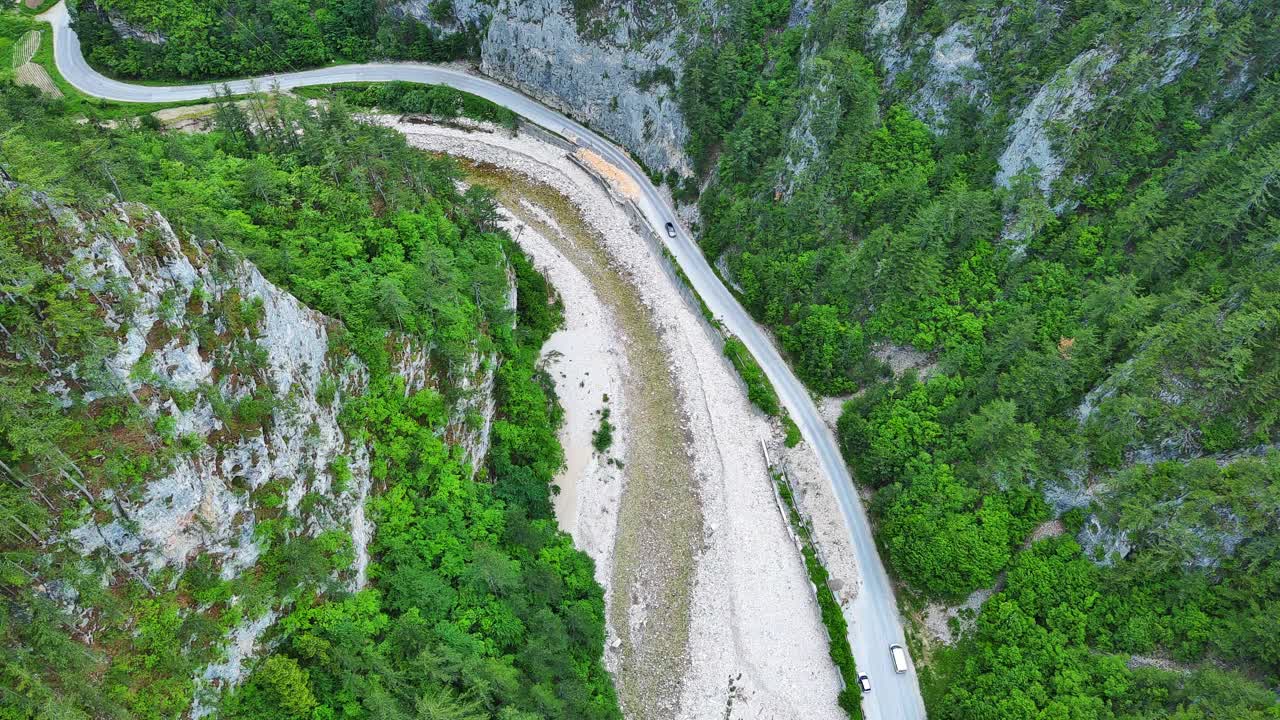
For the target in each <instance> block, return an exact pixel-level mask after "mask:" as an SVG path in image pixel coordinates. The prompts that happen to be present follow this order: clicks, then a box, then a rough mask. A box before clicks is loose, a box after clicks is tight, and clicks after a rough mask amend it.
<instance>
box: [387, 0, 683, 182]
mask: <svg viewBox="0 0 1280 720" xmlns="http://www.w3.org/2000/svg"><path fill="white" fill-rule="evenodd" d="M435 5H437V3H433V2H428V1H427V0H407V1H406V2H403V3H401V4H400V5H399V6H398V11H399V12H402V13H404V14H406V15H409V16H412V17H414V18H416V19H418V20H420V21H421V22H424V23H426V24H428V25H431V26H433V27H436V28H439V29H440V30H442V31H443V32H446V33H447V32H457V31H460V30H461V29H463V28H467V27H471V28H483V30H482V32H483V36H482V40H481V43H480V69H481V71H482V72H483V73H484V74H486V75H489V76H491V77H494V78H496V79H498V80H501V81H503V82H506V83H509V84H511V85H513V86H515V87H517V88H520V89H521V90H523V91H525V92H527V93H529V94H530V95H532V96H534V97H536V98H538V99H539V100H541V101H543V102H545V103H547V104H548V105H551V106H553V107H556V108H557V109H560V110H562V111H565V112H567V113H568V114H570V115H572V116H573V117H574V118H575V119H578V120H580V121H582V122H585V123H586V124H588V125H590V126H591V127H592V128H594V129H596V130H599V131H601V132H603V133H604V134H605V135H607V136H609V137H610V138H613V139H614V140H616V141H618V142H619V143H621V144H622V145H623V146H624V147H626V148H627V149H629V150H630V151H631V152H633V153H635V154H636V155H637V156H638V157H639V158H640V159H641V160H642V161H643V162H644V163H645V164H646V165H647V166H648V167H649V168H651V169H653V170H655V171H658V172H665V171H667V170H669V169H675V170H677V171H679V172H681V173H688V172H689V171H690V165H689V159H688V158H687V156H686V155H685V152H684V145H685V139H686V136H687V134H688V133H687V130H686V128H685V125H684V120H683V118H682V117H681V114H680V109H679V107H678V106H677V102H676V95H675V86H676V83H677V82H678V78H679V74H680V70H681V66H680V56H679V39H680V38H679V33H678V28H677V27H676V25H675V23H674V22H673V18H674V17H675V15H674V12H675V11H674V8H672V10H671V13H670V14H668V15H667V16H666V17H660V16H658V11H659V10H660V9H661V7H660V6H662V5H663V3H643V2H621V3H616V4H608V3H606V4H604V5H602V6H600V7H598V8H596V9H595V10H594V11H592V12H591V13H590V14H589V16H585V15H584V16H580V14H579V13H577V12H575V5H576V3H572V2H569V0H497V1H496V2H484V1H483V0H454V2H453V3H452V14H451V15H447V16H444V17H443V18H441V17H440V13H438V12H434V11H433V8H434V6H435ZM553 129H554V128H553Z"/></svg>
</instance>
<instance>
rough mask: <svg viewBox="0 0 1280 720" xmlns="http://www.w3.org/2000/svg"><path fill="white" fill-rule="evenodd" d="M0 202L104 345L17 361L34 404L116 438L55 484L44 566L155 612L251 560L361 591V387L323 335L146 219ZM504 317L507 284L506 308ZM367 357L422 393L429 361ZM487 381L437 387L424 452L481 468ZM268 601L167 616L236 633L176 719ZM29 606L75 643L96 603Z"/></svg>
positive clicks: (305, 318)
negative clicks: (298, 560)
mask: <svg viewBox="0 0 1280 720" xmlns="http://www.w3.org/2000/svg"><path fill="white" fill-rule="evenodd" d="M0 191H4V192H5V193H9V192H12V193H14V194H15V195H21V197H22V198H23V199H22V202H25V203H28V204H30V205H31V206H32V207H33V208H34V209H35V212H38V213H44V214H46V215H47V217H48V218H49V219H50V221H51V223H52V224H53V225H55V226H56V227H57V228H58V230H57V231H56V233H57V237H58V242H59V244H60V250H61V252H60V254H59V255H57V256H55V257H50V258H48V260H47V261H46V262H45V267H46V270H48V271H51V272H52V273H53V274H54V275H55V276H60V278H61V282H65V283H66V284H67V288H68V289H67V290H66V291H65V292H78V293H87V295H88V296H90V297H92V298H93V299H94V303H95V304H96V311H98V312H100V320H101V322H102V324H103V326H104V328H103V330H104V337H105V339H106V342H105V347H103V348H101V350H102V351H101V352H100V353H96V354H93V355H81V356H75V355H70V354H63V353H60V352H57V351H56V349H55V348H50V349H48V350H46V351H43V352H36V353H33V354H31V359H32V362H34V363H35V364H36V365H37V366H38V367H39V368H40V369H41V370H42V371H43V373H44V374H45V376H46V378H47V379H48V381H47V383H46V387H45V388H44V390H45V391H47V392H49V393H50V394H52V395H53V396H54V397H55V398H56V399H57V400H56V401H57V402H58V403H59V404H60V405H61V406H62V407H63V408H71V407H73V406H75V407H87V408H88V409H89V411H90V412H91V413H93V414H96V415H97V416H98V417H100V418H102V422H103V423H104V427H106V426H108V425H110V424H111V423H113V422H114V420H110V422H109V419H111V418H117V417H119V418H123V419H124V420H123V423H122V424H120V425H118V426H116V427H118V428H119V429H117V430H113V431H112V432H111V434H110V435H109V442H104V445H103V447H102V451H101V453H102V456H103V458H104V463H105V464H106V465H107V466H108V467H107V469H106V470H105V471H104V472H101V473H86V474H88V475H89V477H90V478H99V480H97V481H95V480H92V479H88V480H86V479H85V477H84V475H81V476H80V478H79V479H77V477H76V476H77V475H79V474H80V469H79V468H77V467H76V466H74V465H72V466H71V467H68V468H64V469H63V472H65V473H66V474H67V478H68V484H67V488H68V489H67V493H68V494H69V495H70V497H69V498H67V500H66V502H67V503H68V504H69V505H70V506H71V507H75V506H76V504H77V503H78V505H79V510H78V511H68V512H64V514H63V528H64V532H63V534H62V535H61V536H60V537H50V538H46V539H45V549H46V550H47V551H48V552H49V553H50V554H51V555H56V556H59V557H65V558H76V557H78V558H80V559H81V560H80V561H81V562H83V563H85V568H86V571H88V572H92V573H96V574H100V576H101V578H102V583H103V585H104V587H109V586H114V585H116V584H117V581H118V580H120V579H128V578H132V579H134V580H136V581H137V582H138V583H139V584H141V585H142V586H144V587H145V588H146V589H147V590H148V591H149V592H150V593H151V594H153V595H156V594H160V595H164V594H166V593H170V592H172V591H173V588H174V587H175V586H176V584H177V582H178V578H179V577H180V576H183V574H184V573H191V572H199V573H206V574H209V575H211V576H213V577H217V578H220V579H221V580H224V581H228V580H236V579H239V578H245V579H247V582H246V585H245V587H246V588H254V587H257V586H256V585H255V584H254V583H255V581H253V580H252V578H255V577H258V578H260V577H261V576H262V575H263V574H264V569H263V562H264V559H265V558H267V557H268V556H269V555H270V553H271V552H273V551H275V552H277V553H279V552H280V550H281V549H282V548H284V547H286V546H289V545H291V544H295V543H300V542H301V543H313V544H314V545H315V547H317V548H319V549H320V550H321V551H322V553H323V554H325V556H326V557H328V558H329V559H330V560H331V561H332V563H331V567H332V570H330V571H328V572H330V574H331V580H330V583H331V585H332V586H334V587H335V588H338V589H341V588H345V589H349V590H355V589H359V588H361V587H363V586H364V585H365V583H366V569H367V566H368V553H367V547H368V544H369V541H370V538H371V535H372V532H373V529H374V528H373V527H372V524H371V522H370V520H369V519H368V518H367V517H366V515H365V505H366V501H367V499H368V498H369V495H370V492H371V490H372V489H373V486H374V484H375V483H374V480H373V478H372V476H371V472H370V453H371V447H370V445H369V442H368V440H367V439H365V437H364V436H363V434H361V433H359V432H352V431H350V430H349V429H348V427H347V426H346V424H345V423H344V421H343V410H344V407H345V406H346V405H347V403H348V402H349V401H350V400H352V399H354V398H358V397H360V396H361V394H362V393H364V391H365V390H366V388H367V386H368V383H369V372H368V370H367V369H366V367H365V365H364V364H363V363H362V362H361V360H360V359H359V358H358V357H356V356H355V355H354V354H353V352H352V351H350V350H349V349H347V348H346V347H345V345H344V343H343V341H342V336H343V333H344V329H343V327H342V325H341V323H339V322H337V321H336V320H334V319H332V318H329V317H327V316H325V315H322V314H320V313H318V312H316V311H314V310H311V309H309V308H308V307H306V306H304V305H303V304H302V303H301V302H299V301H298V300H297V299H296V298H295V297H293V296H292V295H290V294H289V293H287V292H285V291H284V290H282V289H281V288H279V287H277V286H276V285H274V284H273V283H271V282H270V281H268V280H267V279H266V278H265V277H264V276H263V275H262V273H261V272H259V271H258V269H257V268H256V267H254V266H253V265H252V264H251V263H249V262H247V261H246V260H244V259H243V258H241V257H240V256H238V255H237V254H236V253H235V252H233V251H231V250H230V249H228V248H227V247H225V246H223V245H221V244H220V243H218V242H216V241H200V240H197V239H194V238H193V237H191V236H190V235H189V234H186V233H178V232H175V231H174V229H173V228H172V227H171V226H170V224H169V222H168V221H167V220H166V219H165V218H164V217H163V216H161V215H160V214H158V213H156V212H155V211H153V210H152V209H150V208H148V207H147V206H144V205H140V204H133V203H116V204H112V205H108V206H106V207H105V209H103V210H99V211H94V212H86V211H82V210H78V209H75V208H73V207H70V206H68V205H65V204H62V203H59V202H56V201H54V200H51V199H49V198H48V197H46V196H43V195H39V194H33V193H26V192H25V191H23V190H22V189H20V188H17V186H15V185H13V184H12V183H8V184H2V183H0ZM514 299H515V298H514V281H513V284H512V290H511V292H510V295H509V304H510V306H511V307H514ZM387 344H388V347H389V349H390V350H391V353H390V356H391V358H392V367H393V371H394V372H395V373H396V374H398V375H399V376H401V377H402V378H403V379H404V381H405V386H406V392H413V391H415V390H418V389H421V388H423V387H426V386H428V385H433V386H434V385H437V384H438V383H439V378H438V377H436V375H435V374H436V370H435V369H434V368H433V367H432V364H431V356H430V353H429V348H426V347H423V346H421V345H420V344H418V343H416V342H414V341H412V340H411V339H409V338H406V337H396V336H390V337H388V338H387ZM9 351H17V352H19V355H22V354H23V353H22V352H21V351H20V350H18V349H17V348H6V353H7V352H9ZM495 370H496V358H495V357H494V356H490V355H484V356H481V355H476V356H474V357H473V358H472V360H471V361H470V362H469V363H467V364H466V365H465V367H463V368H462V369H460V370H458V371H457V372H456V374H459V375H462V377H454V378H451V381H452V383H453V384H454V385H456V386H457V387H458V388H460V389H461V390H462V392H461V393H459V395H460V396H461V399H460V400H459V401H458V402H457V404H456V406H455V408H454V409H453V412H452V415H451V417H452V420H451V421H450V423H449V425H448V426H447V427H446V428H445V430H444V433H445V435H446V437H447V439H448V440H449V441H450V442H451V443H452V444H454V445H457V446H459V447H461V448H463V451H464V453H465V454H466V457H467V458H468V459H469V460H470V461H471V463H472V466H473V467H476V466H478V464H479V463H481V462H483V459H484V456H485V453H486V451H487V446H488V432H489V427H490V425H491V422H492V419H493V413H494V405H495V401H494V397H493V378H494V374H495ZM6 470H7V469H6ZM86 470H87V468H86ZM101 478H105V481H103V480H102V479H101ZM68 513H69V514H68ZM286 560H287V558H286ZM274 562H275V563H276V564H279V562H280V558H279V557H277V558H275V560H274ZM321 572H322V573H323V572H325V571H324V570H323V569H322V570H321ZM55 585H56V587H55ZM271 588H272V589H270V590H264V589H263V588H261V587H258V592H255V593H251V594H252V595H253V597H250V598H243V599H242V598H238V597H232V598H229V599H227V600H225V601H221V602H210V601H202V600H199V599H191V600H190V602H189V603H186V604H185V605H184V607H183V610H182V611H181V614H182V617H184V618H186V619H188V620H191V621H195V620H197V619H199V618H200V616H202V615H206V614H209V613H215V614H216V615H218V616H221V617H220V618H219V621H225V620H227V612H228V608H234V609H235V611H236V617H237V618H238V619H237V620H235V621H234V622H229V623H225V624H224V626H225V627H227V628H228V629H227V630H226V631H225V633H224V635H223V641H222V644H221V647H216V648H211V649H210V651H209V655H208V657H209V658H210V659H211V661H210V662H208V663H207V664H206V665H204V667H203V670H202V671H200V672H199V673H198V675H197V677H196V684H197V687H198V688H199V687H202V688H204V691H203V692H197V694H196V703H195V706H194V707H193V708H192V710H191V714H192V716H193V717H200V716H201V715H203V714H205V713H207V712H208V711H209V707H210V706H209V705H208V700H210V699H211V698H212V697H213V695H214V694H215V693H216V691H215V689H216V688H224V687H226V686H228V685H233V684H235V683H237V682H239V681H240V680H241V678H242V676H243V674H244V672H245V670H246V663H245V660H246V659H247V658H249V657H251V656H253V655H254V654H256V653H258V652H260V651H261V650H262V649H263V648H262V647H261V644H262V639H263V637H264V634H265V633H266V632H267V631H268V630H269V629H270V627H271V626H272V624H273V623H274V621H275V620H276V618H277V617H278V616H279V615H281V614H282V610H284V609H285V608H286V607H287V606H288V605H289V604H290V603H291V602H292V601H293V600H294V598H293V597H292V596H291V593H294V592H297V591H298V590H297V589H296V588H295V587H291V586H288V585H286V584H280V585H275V584H273V585H272V586H271ZM47 592H48V594H49V596H50V597H51V598H53V599H56V600H57V601H58V602H59V603H60V604H62V605H63V606H64V607H65V608H66V609H67V610H69V611H70V612H71V613H73V614H74V615H75V616H77V617H79V618H80V628H79V633H80V634H81V635H82V636H83V637H84V638H85V639H86V640H87V641H88V642H89V643H90V644H92V642H93V637H94V634H95V632H94V628H95V623H97V622H99V619H98V617H97V614H96V610H95V607H96V606H97V605H99V604H100V602H98V601H92V600H90V601H86V602H84V606H83V607H81V602H80V600H81V599H80V597H79V596H78V595H77V593H76V592H75V591H73V590H71V589H70V588H68V587H66V586H65V585H63V584H61V583H55V584H53V585H50V586H49V587H48V588H47ZM213 620H214V618H213V617H210V618H206V619H205V620H204V621H205V622H211V621H213Z"/></svg>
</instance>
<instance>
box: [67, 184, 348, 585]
mask: <svg viewBox="0 0 1280 720" xmlns="http://www.w3.org/2000/svg"><path fill="white" fill-rule="evenodd" d="M114 211H115V212H116V213H118V219H119V220H120V222H121V223H123V224H124V225H125V226H127V227H138V228H140V229H141V232H135V233H129V234H125V235H123V236H116V237H113V236H112V235H110V234H107V233H101V232H92V233H87V234H86V236H85V240H86V244H85V245H84V246H83V247H82V248H78V249H77V250H76V253H75V256H76V258H77V259H78V260H80V261H82V263H83V264H82V270H81V281H82V282H83V283H84V284H85V285H86V286H87V287H89V288H90V289H93V290H95V291H100V290H102V289H104V288H106V287H107V285H108V284H112V285H114V286H115V287H117V288H119V287H120V286H121V284H123V285H124V287H125V288H126V289H127V292H128V293H129V295H130V296H132V297H133V298H135V301H136V302H135V303H134V307H132V308H128V307H126V308H121V307H120V306H119V305H108V306H107V307H106V308H105V311H106V318H105V319H106V322H107V324H108V326H109V327H112V328H118V329H120V330H121V331H123V332H124V337H123V339H122V342H121V344H120V347H119V349H118V351H117V352H116V353H115V354H114V356H112V357H111V358H109V359H108V365H109V366H110V367H111V369H112V370H113V372H114V373H115V374H116V376H117V377H118V378H119V379H120V383H121V385H122V387H123V389H124V390H126V391H127V392H129V393H131V394H133V395H134V396H135V397H137V398H138V399H139V402H141V403H143V405H144V407H145V412H146V413H147V415H148V416H149V417H152V418H157V419H159V418H163V417H165V416H168V417H171V418H173V420H174V425H175V427H176V431H175V432H176V435H177V436H178V437H191V438H194V439H198V440H199V446H198V447H197V448H196V449H194V450H192V451H190V452H186V453H180V454H179V455H178V457H176V458H175V460H174V464H173V466H172V467H171V468H170V469H169V471H168V472H167V473H165V474H164V475H162V476H161V477H160V478H158V479H156V480H154V481H152V482H149V483H147V484H146V486H145V488H142V489H141V490H140V492H139V493H137V495H136V496H133V497H113V498H112V500H113V501H115V502H114V504H115V506H116V508H117V513H116V516H115V517H113V518H112V519H111V520H110V521H107V522H101V521H99V522H94V521H92V520H91V521H90V522H88V523H86V524H85V525H83V526H81V527H80V528H79V529H77V530H76V531H74V532H73V533H72V535H73V537H75V538H76V539H77V540H78V541H79V542H80V543H81V544H82V546H83V550H84V552H86V553H89V552H93V551H95V550H97V549H99V548H101V547H103V546H104V545H105V546H108V548H109V549H112V550H114V551H115V552H117V553H129V554H134V555H136V557H137V559H136V561H135V562H137V563H138V564H139V566H140V568H139V569H140V570H142V569H143V568H142V567H141V566H145V570H146V571H155V570H158V569H160V568H162V567H166V566H167V567H173V568H176V569H181V568H182V567H184V566H185V565H186V564H187V562H188V561H189V560H190V559H191V558H193V557H194V555H195V554H196V553H197V552H198V553H200V554H203V555H207V556H208V555H211V556H214V557H216V558H217V559H218V561H219V565H220V567H221V572H222V575H223V576H224V577H228V578H229V577H234V576H235V575H237V574H238V573H240V572H242V571H243V570H245V569H247V568H249V567H252V565H253V564H254V562H255V561H256V559H257V556H258V553H259V550H260V548H259V544H258V543H257V542H256V541H255V539H254V529H255V526H256V524H257V523H256V519H255V513H254V510H255V509H256V508H255V505H256V504H257V503H258V502H260V499H258V500H255V498H254V494H255V493H256V492H258V491H259V490H262V489H263V488H264V486H266V485H267V484H268V483H275V484H276V486H278V488H279V495H280V501H281V503H282V504H281V506H280V509H281V510H282V511H283V512H285V513H288V514H290V515H292V514H294V513H296V512H297V511H298V508H299V504H300V503H301V501H302V498H303V496H304V495H306V494H307V493H317V494H320V495H323V496H326V497H329V498H331V499H332V500H333V503H332V504H330V505H328V506H327V508H326V509H324V510H322V511H319V512H316V513H308V515H309V517H307V522H306V524H305V530H304V532H308V533H311V534H315V533H319V532H322V531H324V530H328V529H334V528H341V529H345V530H347V531H348V532H349V531H350V530H351V529H352V526H353V524H357V523H360V524H362V523H363V522H364V520H363V512H364V500H365V497H366V494H367V491H368V487H369V475H368V449H367V447H365V446H364V444H362V443H352V442H350V441H349V440H348V439H347V437H346V435H345V434H344V433H343V431H342V428H341V427H339V424H338V412H339V410H340V409H341V403H340V400H339V398H338V396H337V395H339V394H341V395H347V394H358V393H360V392H361V391H363V389H364V387H365V385H366V383H367V378H368V374H367V372H366V371H365V368H364V366H363V365H362V364H361V363H360V362H359V361H358V360H357V359H355V358H354V357H350V356H343V355H342V354H339V353H331V352H330V350H329V331H330V329H332V328H333V327H334V326H335V325H336V324H335V323H334V322H333V321H332V320H330V319H328V318H326V317H325V316H323V315H321V314H319V313H317V312H315V311H313V310H310V309H308V308H306V307H304V306H303V305H302V304H301V303H299V302H298V301H297V299H295V298H294V297H293V296H292V295H289V294H287V293H285V292H284V291H282V290H280V289H279V288H277V287H276V286H274V285H272V284H271V283H270V282H268V281H267V280H266V278H264V277H263V276H262V274H261V273H260V272H258V270H257V269H256V268H254V267H253V266H252V265H250V264H248V263H247V262H244V261H242V260H239V259H235V258H231V257H230V256H229V255H227V254H226V251H224V250H222V249H221V248H219V247H216V246H213V247H202V246H200V245H198V244H194V243H190V242H186V243H184V242H180V241H179V240H178V238H177V236H176V235H175V234H174V232H173V230H172V229H171V228H170V227H169V224H168V222H167V221H165V219H164V218H163V217H161V216H160V215H158V214H156V213H154V212H152V211H150V210H149V209H147V208H145V207H143V206H138V205H120V206H117V207H116V208H114ZM67 212H68V213H69V211H67ZM144 244H145V247H143V245H144ZM214 254H221V255H222V257H221V258H220V259H219V260H218V261H216V262H215V260H214V258H213V255H214ZM233 298H234V299H238V300H235V301H233V302H236V301H238V303H239V304H240V307H241V308H242V314H252V315H255V316H256V317H257V318H258V321H257V322H256V323H253V324H247V323H246V324H245V326H244V327H243V328H231V327H228V326H227V325H228V321H227V319H226V318H225V317H223V316H220V315H218V314H217V313H215V312H214V306H215V305H217V304H219V303H222V304H223V306H224V307H225V306H226V304H227V303H226V301H228V300H229V299H233ZM203 316H212V317H215V318H216V319H215V321H214V331H215V332H216V333H217V334H218V339H219V342H217V343H216V344H213V346H212V347H210V346H209V344H207V342H206V343H202V342H201V340H200V339H199V338H198V335H199V333H200V332H201V330H198V329H197V326H196V323H197V322H198V321H197V318H201V317H203ZM245 356H252V357H253V358H254V359H253V360H251V361H245V360H244V357H245ZM326 383H328V384H330V385H331V386H332V388H333V390H335V391H337V393H336V394H335V393H334V392H333V391H326V390H325V389H324V386H325V385H326ZM162 389H163V390H177V391H179V392H181V393H191V394H194V399H193V400H192V401H191V402H190V403H189V404H188V405H187V407H185V408H183V407H179V405H178V404H177V403H176V402H175V401H174V398H173V397H172V396H171V394H170V393H161V392H158V391H159V390H162ZM264 393H269V394H270V395H271V396H272V397H274V398H276V402H275V409H274V410H272V411H271V416H270V419H269V421H268V422H265V423H263V425H262V426H260V427H249V428H244V429H237V428H233V427H230V426H229V424H228V422H226V421H225V420H224V419H222V418H220V417H219V415H224V413H219V412H216V411H215V408H214V405H215V403H218V404H221V403H232V404H234V403H238V402H241V401H245V400H247V399H250V398H253V397H255V396H256V397H263V396H264ZM166 395H170V396H169V397H165V396H166ZM326 395H329V396H330V397H328V398H327V399H326V397H325V396H326ZM161 397H165V399H164V400H160V399H159V398H161ZM89 399H92V398H89ZM193 444H194V442H193ZM339 456H343V457H344V458H346V463H347V466H348V468H349V470H350V473H351V479H352V482H351V483H350V484H349V486H348V487H346V488H345V489H343V490H341V491H337V490H335V488H334V472H333V471H332V466H333V464H334V461H335V460H336V459H337V458H338V457H339ZM355 549H356V552H357V557H363V548H362V547H357V548H355ZM355 570H356V571H355V573H354V575H353V577H352V578H351V584H352V585H353V586H356V587H358V586H360V585H362V584H363V581H364V568H363V565H360V566H358V567H357V568H356V569H355Z"/></svg>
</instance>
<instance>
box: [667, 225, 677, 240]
mask: <svg viewBox="0 0 1280 720" xmlns="http://www.w3.org/2000/svg"><path fill="white" fill-rule="evenodd" d="M675 236H676V226H675V225H674V224H673V223H667V237H669V238H673V237H675Z"/></svg>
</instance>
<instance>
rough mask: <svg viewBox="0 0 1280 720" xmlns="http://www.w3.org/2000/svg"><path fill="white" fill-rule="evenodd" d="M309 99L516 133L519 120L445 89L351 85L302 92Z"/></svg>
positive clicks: (484, 102) (479, 99) (499, 108)
mask: <svg viewBox="0 0 1280 720" xmlns="http://www.w3.org/2000/svg"><path fill="white" fill-rule="evenodd" d="M300 94H302V95H304V96H308V97H338V98H341V99H342V100H343V101H344V102H347V103H349V104H351V105H353V106H356V107H367V108H378V109H379V110H381V111H383V112H397V113H421V114H425V115H433V116H436V117H442V118H457V117H467V118H471V119H472V120H481V121H485V122H491V123H496V124H498V125H504V126H506V127H509V128H512V129H515V127H516V125H517V122H518V116H517V115H516V114H515V113H514V112H512V111H510V110H508V109H507V108H504V107H502V106H501V105H498V104H497V103H494V102H491V101H489V100H485V99H484V98H482V97H477V96H475V95H472V94H471V93H466V92H462V91H461V90H454V89H453V88H451V87H446V86H444V85H426V86H424V85H420V84H418V83H407V82H389V83H349V84H344V85H328V86H318V87H309V88H303V89H301V92H300Z"/></svg>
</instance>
